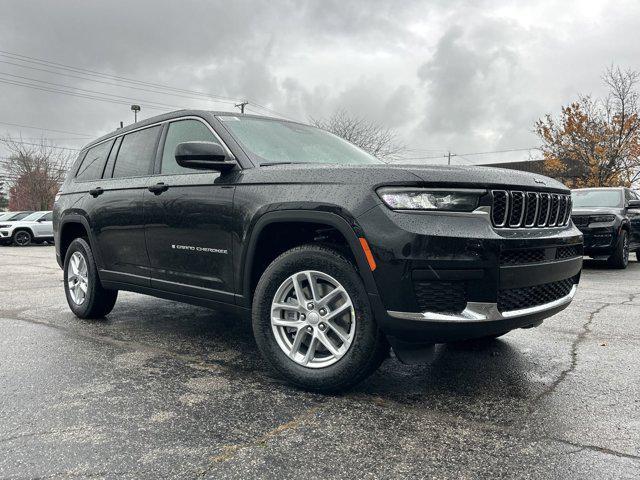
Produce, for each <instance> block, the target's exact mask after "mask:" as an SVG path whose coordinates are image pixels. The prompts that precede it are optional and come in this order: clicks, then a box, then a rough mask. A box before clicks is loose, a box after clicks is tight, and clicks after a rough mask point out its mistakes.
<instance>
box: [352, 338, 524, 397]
mask: <svg viewBox="0 0 640 480" xmlns="http://www.w3.org/2000/svg"><path fill="white" fill-rule="evenodd" d="M531 371H532V365H530V363H529V361H527V360H526V359H525V358H524V357H523V356H522V354H521V353H520V351H519V350H518V349H516V348H514V347H513V346H512V345H511V344H510V343H509V342H508V341H506V340H503V339H495V340H491V341H474V342H457V343H450V344H443V345H437V346H435V347H434V352H433V357H432V359H431V361H430V362H428V363H426V364H424V365H403V364H401V363H400V362H399V361H398V360H397V359H395V358H391V359H389V360H388V361H387V362H385V364H384V365H383V366H382V368H381V369H380V371H379V372H378V373H376V374H375V375H374V376H372V377H371V378H370V379H369V380H366V381H365V382H363V383H362V384H361V385H359V386H358V387H357V390H358V391H359V392H360V393H362V394H370V395H377V396H383V397H388V398H389V399H394V400H396V401H402V402H403V403H406V402H409V403H413V401H414V400H418V401H420V402H422V401H423V400H424V398H425V396H432V395H436V396H437V395H444V396H446V397H449V396H454V397H455V396H465V397H468V398H469V399H473V398H474V397H495V398H501V397H505V396H507V397H516V398H526V397H530V396H531V395H532V393H533V392H534V390H535V387H534V385H532V382H531V378H530V375H529V374H530V372H531Z"/></svg>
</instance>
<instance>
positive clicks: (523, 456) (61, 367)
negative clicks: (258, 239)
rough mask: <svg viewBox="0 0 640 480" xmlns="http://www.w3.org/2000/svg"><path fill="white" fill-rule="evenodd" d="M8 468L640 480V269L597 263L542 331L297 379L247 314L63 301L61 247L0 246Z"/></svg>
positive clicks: (104, 474) (2, 451) (1, 458)
mask: <svg viewBox="0 0 640 480" xmlns="http://www.w3.org/2000/svg"><path fill="white" fill-rule="evenodd" d="M0 271H2V272H10V274H9V275H8V276H7V275H4V276H3V277H2V278H0V298H1V299H2V301H1V302H0V478H36V477H53V478H58V477H60V478H74V477H79V478H83V477H89V476H94V477H98V478H238V479H246V478H275V477H282V478H291V477H300V476H303V477H304V478H309V479H311V478H325V479H326V478H424V477H427V478H429V477H433V478H477V477H516V478H517V477H522V478H540V477H545V478H563V479H564V478H585V477H590V478H637V477H638V472H640V421H639V420H638V419H640V355H638V353H637V352H638V351H640V300H639V298H640V296H639V293H640V263H638V262H631V264H630V265H629V268H628V269H627V270H624V271H619V270H606V269H603V268H600V267H599V266H598V265H597V264H593V262H588V263H587V265H586V269H585V271H584V273H583V276H582V281H581V285H580V288H579V291H578V295H577V297H576V299H575V301H574V303H573V304H572V305H571V306H570V307H569V308H568V309H567V310H565V311H564V312H562V313H560V314H559V315H557V316H555V317H553V318H551V319H548V320H547V321H545V322H544V324H543V325H542V326H541V327H539V328H536V329H530V330H519V331H515V332H511V333H509V334H508V335H506V336H505V337H503V338H501V339H499V340H496V341H493V342H482V343H480V342H475V343H460V344H451V345H440V346H438V347H437V350H436V354H435V356H434V358H433V359H432V361H431V362H430V363H429V364H426V365H417V366H406V365H402V364H400V363H399V362H398V361H397V360H396V359H395V358H393V357H391V358H389V359H388V360H387V361H386V362H385V363H384V364H383V366H382V368H381V369H380V370H379V371H378V372H377V373H376V374H374V375H373V376H372V377H371V378H370V379H368V380H367V381H366V382H364V383H362V384H360V385H359V386H357V387H356V388H355V389H353V390H352V391H350V392H348V393H347V394H344V395H341V396H324V395H317V394H311V393H307V392H304V391H300V390H297V389H295V388H292V387H290V386H289V385H287V384H286V382H284V381H282V380H281V379H280V378H278V377H277V376H275V375H274V374H273V373H272V372H271V371H270V370H269V369H268V367H267V366H266V365H264V363H263V362H262V361H261V359H260V358H259V356H258V352H257V350H256V347H255V345H254V343H253V340H252V338H251V330H250V328H249V325H248V324H247V320H246V319H243V318H238V317H234V316H230V315H228V314H224V313H221V312H216V311H212V310H207V309H203V308H198V307H192V306H187V305H181V304H178V303H174V302H170V301H165V300H159V299H155V298H151V297H144V296H141V295H135V294H131V293H121V295H120V298H119V300H118V303H117V305H116V308H115V309H114V310H113V312H112V314H111V315H109V317H108V318H107V319H106V320H102V321H91V322H90V321H82V320H78V319H76V318H75V317H74V316H73V315H72V314H71V313H70V312H69V310H68V308H67V306H66V303H65V298H64V293H63V291H62V286H61V278H62V273H61V271H60V270H59V269H57V265H56V264H55V258H54V252H53V249H52V248H51V247H43V248H37V249H1V250H0Z"/></svg>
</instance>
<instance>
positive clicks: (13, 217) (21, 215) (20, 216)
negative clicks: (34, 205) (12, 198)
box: [4, 212, 30, 222]
mask: <svg viewBox="0 0 640 480" xmlns="http://www.w3.org/2000/svg"><path fill="white" fill-rule="evenodd" d="M29 213H30V212H20V213H16V214H15V215H11V216H10V217H7V218H5V219H4V220H7V221H12V222H15V221H17V220H22V219H24V218H25V217H27V216H28V215H29Z"/></svg>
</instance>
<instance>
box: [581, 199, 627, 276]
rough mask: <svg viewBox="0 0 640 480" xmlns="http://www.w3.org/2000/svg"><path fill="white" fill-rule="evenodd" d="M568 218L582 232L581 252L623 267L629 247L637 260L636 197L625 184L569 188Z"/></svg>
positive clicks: (614, 265)
mask: <svg viewBox="0 0 640 480" xmlns="http://www.w3.org/2000/svg"><path fill="white" fill-rule="evenodd" d="M571 198H572V201H573V214H572V215H571V218H572V219H573V223H574V224H575V225H576V227H578V228H579V229H580V230H581V231H582V234H583V236H584V253H585V255H589V256H590V257H592V258H599V259H607V261H608V263H609V265H611V266H612V267H615V268H627V265H628V263H629V251H632V252H635V253H636V257H637V259H638V260H639V261H640V197H638V195H637V193H636V192H635V191H633V190H631V189H629V188H622V187H619V188H580V189H576V190H572V192H571Z"/></svg>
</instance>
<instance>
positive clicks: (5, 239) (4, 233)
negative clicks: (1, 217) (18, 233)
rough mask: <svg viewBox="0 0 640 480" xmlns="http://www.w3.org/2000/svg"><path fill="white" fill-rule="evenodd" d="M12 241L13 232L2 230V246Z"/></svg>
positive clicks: (0, 230) (0, 240)
mask: <svg viewBox="0 0 640 480" xmlns="http://www.w3.org/2000/svg"><path fill="white" fill-rule="evenodd" d="M10 241H11V230H9V229H6V228H0V244H2V245H4V244H6V243H9V242H10Z"/></svg>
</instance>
